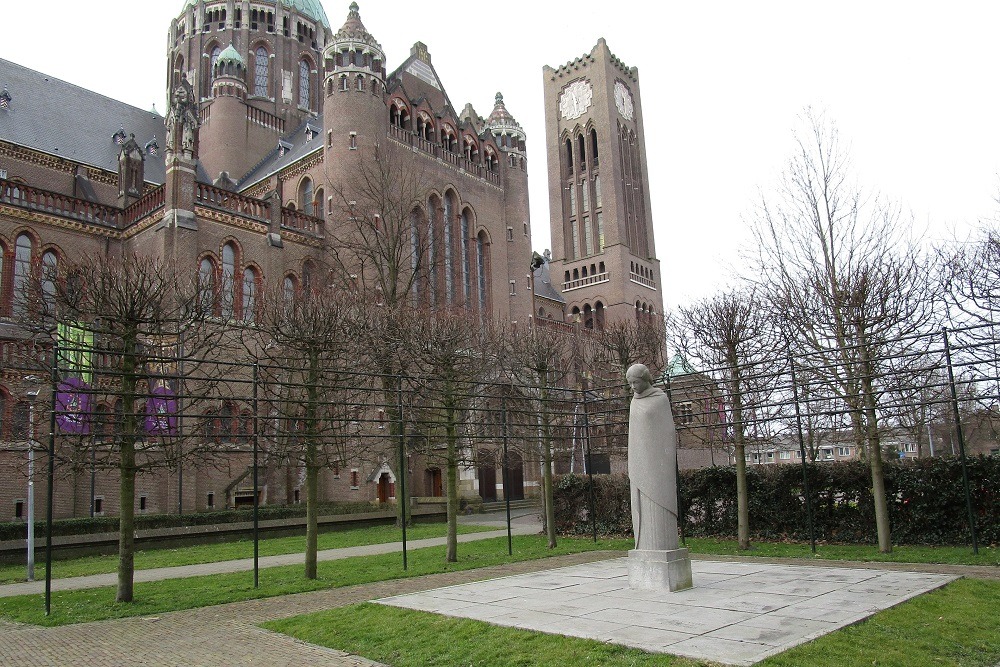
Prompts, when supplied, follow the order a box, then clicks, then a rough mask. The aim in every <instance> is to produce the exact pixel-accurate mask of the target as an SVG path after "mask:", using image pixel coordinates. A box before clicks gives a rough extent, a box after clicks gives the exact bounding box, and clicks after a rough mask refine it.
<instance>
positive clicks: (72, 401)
mask: <svg viewBox="0 0 1000 667" xmlns="http://www.w3.org/2000/svg"><path fill="white" fill-rule="evenodd" d="M90 399H91V396H90V386H89V385H87V383H86V382H84V381H83V380H81V379H80V378H66V379H65V380H63V381H62V382H60V383H59V385H58V386H57V387H56V424H57V425H58V426H59V428H60V430H62V431H64V432H66V433H77V434H86V433H90V403H91V400H90Z"/></svg>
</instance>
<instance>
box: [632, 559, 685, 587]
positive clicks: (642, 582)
mask: <svg viewBox="0 0 1000 667" xmlns="http://www.w3.org/2000/svg"><path fill="white" fill-rule="evenodd" d="M692 585H693V584H692V582H691V558H690V556H689V555H688V550H687V549H670V550H668V551H653V550H647V549H632V550H631V551H629V552H628V587H629V588H631V589H634V590H644V591H683V590H685V589H687V588H691V586H692Z"/></svg>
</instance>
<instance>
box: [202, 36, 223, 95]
mask: <svg viewBox="0 0 1000 667" xmlns="http://www.w3.org/2000/svg"><path fill="white" fill-rule="evenodd" d="M220 53H222V49H220V48H219V47H218V46H216V47H214V48H213V49H212V55H211V56H210V57H209V59H208V76H206V77H205V81H206V82H207V86H206V88H205V93H204V96H205V97H209V96H210V95H211V94H212V83H214V82H215V61H216V60H218V59H219V54H220Z"/></svg>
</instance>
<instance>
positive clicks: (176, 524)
mask: <svg viewBox="0 0 1000 667" xmlns="http://www.w3.org/2000/svg"><path fill="white" fill-rule="evenodd" d="M374 509H375V508H374V507H373V506H372V504H371V503H326V504H323V505H321V506H320V507H319V515H320V516H328V515H331V514H358V513H361V512H372V511H374ZM305 515H306V506H305V505H266V506H263V507H261V508H260V509H259V514H258V516H259V518H260V520H261V521H265V520H268V519H293V518H299V517H304V516H305ZM245 521H253V509H252V508H250V509H239V510H215V511H212V512H196V513H193V514H137V515H136V517H135V529H136V530H149V529H154V528H180V527H183V526H209V525H215V524H226V523H240V522H245ZM117 531H118V517H117V516H98V517H93V518H89V517H87V518H81V519H57V520H55V521H53V522H52V534H53V535H91V534H94V533H114V532H117ZM42 535H45V522H44V521H36V522H35V536H36V537H37V536H42ZM27 537H28V527H27V523H25V522H24V521H11V522H5V523H0V540H23V539H27Z"/></svg>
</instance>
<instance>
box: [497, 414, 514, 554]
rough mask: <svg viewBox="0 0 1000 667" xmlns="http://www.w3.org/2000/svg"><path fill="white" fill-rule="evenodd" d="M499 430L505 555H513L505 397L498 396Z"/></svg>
mask: <svg viewBox="0 0 1000 667" xmlns="http://www.w3.org/2000/svg"><path fill="white" fill-rule="evenodd" d="M500 428H501V429H502V430H501V434H502V442H503V499H504V503H505V504H506V505H507V555H508V556H513V555H514V536H513V532H512V531H511V527H510V484H509V477H508V475H509V473H510V471H509V470H508V468H507V466H508V460H507V438H508V435H509V434H508V430H507V397H506V396H503V395H501V396H500Z"/></svg>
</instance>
